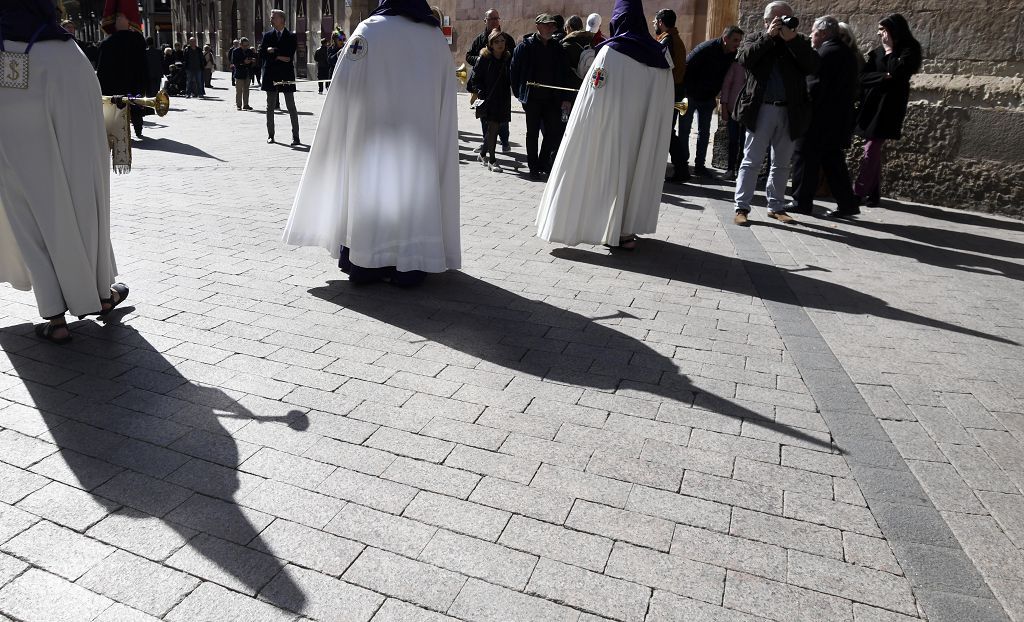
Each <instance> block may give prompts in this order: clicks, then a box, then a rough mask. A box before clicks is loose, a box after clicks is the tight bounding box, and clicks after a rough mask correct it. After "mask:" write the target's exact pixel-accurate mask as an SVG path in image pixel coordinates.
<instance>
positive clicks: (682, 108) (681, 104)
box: [526, 82, 690, 114]
mask: <svg viewBox="0 0 1024 622" xmlns="http://www.w3.org/2000/svg"><path fill="white" fill-rule="evenodd" d="M526 86H536V87H538V88H542V89H557V90H559V91H572V92H573V93H578V92H579V89H573V88H569V87H567V86H555V85H553V84H541V83H540V82H527V83H526ZM672 107H673V108H675V109H676V110H678V111H679V114H686V109H687V108H689V107H690V103H689V101H687V99H686V98H685V97H684V98H683V101H678V102H675V103H673V104H672Z"/></svg>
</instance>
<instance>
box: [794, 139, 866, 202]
mask: <svg viewBox="0 0 1024 622" xmlns="http://www.w3.org/2000/svg"><path fill="white" fill-rule="evenodd" d="M819 171H824V173H825V179H826V180H827V181H828V187H829V189H830V190H831V191H832V197H833V198H834V199H835V200H836V207H837V208H838V209H839V210H852V209H854V208H855V207H857V198H856V197H855V196H854V195H853V186H852V184H851V183H850V169H849V168H848V167H847V166H846V150H845V149H843V148H842V147H838V146H830V145H826V144H823V143H820V142H814V141H808V140H806V139H805V140H802V141H800V143H799V144H798V145H797V150H796V155H795V158H794V162H793V200H794V201H796V204H797V207H800V208H805V209H809V208H810V207H811V206H812V205H814V195H815V194H817V192H818V182H819V181H820V174H819Z"/></svg>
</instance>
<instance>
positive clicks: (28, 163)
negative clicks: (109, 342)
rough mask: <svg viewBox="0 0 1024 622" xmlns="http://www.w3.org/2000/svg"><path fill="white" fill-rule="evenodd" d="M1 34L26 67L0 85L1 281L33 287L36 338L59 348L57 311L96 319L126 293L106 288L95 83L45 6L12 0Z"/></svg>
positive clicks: (105, 206)
mask: <svg viewBox="0 0 1024 622" xmlns="http://www.w3.org/2000/svg"><path fill="white" fill-rule="evenodd" d="M133 7H134V5H133ZM122 17H123V16H122ZM0 30H2V32H3V36H4V40H3V47H2V49H3V50H4V51H5V52H6V53H8V56H5V57H4V58H5V60H10V59H12V58H14V59H15V60H16V61H17V62H19V63H24V64H25V65H27V66H28V68H29V70H28V71H27V79H26V80H24V81H19V79H12V78H13V76H14V73H15V72H10V71H7V72H5V77H6V78H7V80H0V111H2V114H0V137H2V139H0V282H7V283H10V284H12V285H13V286H14V287H16V288H18V289H23V290H25V289H32V290H33V292H34V293H35V297H36V303H37V305H38V307H39V314H40V315H41V316H42V317H43V318H45V319H47V320H49V322H47V323H45V324H39V325H38V326H36V334H37V335H38V336H39V337H41V338H43V339H47V340H49V341H52V342H54V343H66V342H67V341H69V340H70V339H71V333H70V331H69V329H68V327H67V323H66V321H65V318H64V314H65V313H66V312H70V313H71V314H72V315H77V316H80V317H84V316H86V315H105V314H106V313H108V312H109V311H110V310H111V309H112V308H113V307H114V306H116V305H117V304H118V303H120V302H121V301H122V300H124V298H125V297H127V295H128V288H127V287H125V286H124V284H122V283H117V284H115V285H113V286H112V285H111V283H113V282H114V277H115V276H116V275H117V268H116V266H115V263H114V254H113V251H112V250H111V244H110V165H109V162H110V155H109V150H108V147H107V133H106V128H105V126H104V122H103V113H102V103H101V100H100V87H99V83H98V82H97V80H96V74H95V73H94V72H93V69H92V65H91V64H90V63H89V61H88V59H86V57H85V55H84V54H83V53H82V51H81V49H80V48H79V47H78V45H77V44H76V43H75V42H74V41H73V40H72V39H71V35H69V34H68V33H66V32H65V31H64V30H63V29H61V28H60V26H59V25H58V23H57V17H56V12H55V7H54V5H53V2H52V0H11V3H10V6H5V10H4V11H0ZM22 54H24V55H25V56H24V57H22V56H20V55H22ZM11 55H13V56H11ZM5 69H9V67H7V66H6V65H5ZM17 73H20V72H17Z"/></svg>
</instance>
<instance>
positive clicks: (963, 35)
mask: <svg viewBox="0 0 1024 622" xmlns="http://www.w3.org/2000/svg"><path fill="white" fill-rule="evenodd" d="M765 4H766V2H763V1H761V0H756V1H755V0H740V15H741V18H740V22H741V26H743V27H744V28H745V29H747V30H757V29H759V28H763V25H762V22H761V15H762V13H763V10H764V5H765ZM791 4H793V7H794V9H795V10H796V12H797V16H798V17H800V20H801V22H802V24H803V25H802V26H801V30H802V31H804V32H807V31H808V29H809V27H810V24H811V22H812V21H813V19H814V17H816V16H820V15H824V14H828V13H831V14H833V15H836V16H837V17H839V18H840V19H845V20H846V21H848V22H849V23H850V24H851V25H852V26H853V27H854V28H855V29H856V31H857V34H858V36H859V39H860V42H861V48H862V50H864V51H867V50H868V49H870V48H871V47H874V46H876V45H878V39H877V35H876V30H877V27H878V20H879V19H881V18H882V17H883V16H884V15H886V14H888V13H892V12H900V13H902V14H903V15H904V16H905V17H906V18H907V20H908V21H909V22H910V24H911V28H912V29H913V31H914V35H915V37H917V38H918V40H919V41H920V42H921V44H922V46H923V47H924V55H925V64H924V68H923V70H922V73H921V74H919V75H917V76H915V77H914V80H913V83H912V84H913V87H914V90H913V93H912V94H911V105H910V109H909V111H908V114H907V120H906V124H905V126H904V137H903V139H902V140H900V141H898V142H894V143H891V144H890V148H889V149H888V152H887V156H886V164H885V167H884V169H883V171H884V174H883V188H882V190H883V194H885V195H886V196H891V197H896V198H902V199H910V200H914V201H921V202H926V203H934V204H937V205H945V206H948V207H955V208H961V209H970V210H978V211H985V212H998V213H1002V214H1007V215H1011V216H1015V217H1017V218H1024V77H1022V76H1024V0H986V2H984V3H957V2H946V1H944V0H884V1H883V0H808V1H804V2H801V1H800V0H793V1H792V2H791ZM856 147H857V146H855V147H854V149H853V150H851V162H853V163H854V165H853V167H852V172H853V174H856V170H857V169H856V159H857V158H856V155H857V153H856Z"/></svg>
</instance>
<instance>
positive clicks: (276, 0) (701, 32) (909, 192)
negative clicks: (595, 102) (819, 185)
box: [84, 0, 1024, 217]
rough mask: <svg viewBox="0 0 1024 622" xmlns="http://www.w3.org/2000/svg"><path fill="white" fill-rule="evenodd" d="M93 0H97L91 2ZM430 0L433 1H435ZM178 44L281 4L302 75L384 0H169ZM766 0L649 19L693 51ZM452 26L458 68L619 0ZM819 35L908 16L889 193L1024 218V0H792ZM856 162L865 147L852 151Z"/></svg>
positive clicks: (747, 24)
mask: <svg viewBox="0 0 1024 622" xmlns="http://www.w3.org/2000/svg"><path fill="white" fill-rule="evenodd" d="M84 1H86V2H87V1H88V0H84ZM428 1H430V0H428ZM170 2H171V22H172V28H173V37H174V40H175V41H181V42H185V41H187V39H188V37H190V36H193V35H194V36H196V37H197V38H198V39H199V41H200V42H201V43H210V44H211V45H213V48H214V50H215V53H216V55H217V57H218V59H220V60H219V63H218V65H219V67H220V68H223V67H226V66H227V59H226V55H227V50H228V48H229V47H230V45H231V41H232V39H237V38H238V37H241V36H247V37H249V38H250V40H252V41H253V43H254V44H258V43H259V40H260V37H261V35H262V33H263V32H264V31H265V30H267V29H268V28H269V16H270V10H271V9H273V8H280V9H282V10H284V11H285V12H286V14H287V16H288V27H289V28H290V29H292V30H293V31H295V32H296V33H297V34H298V35H299V54H298V58H297V62H296V69H297V73H298V74H299V75H300V76H301V77H305V76H309V75H315V73H314V69H313V67H312V60H313V52H314V50H316V48H317V46H318V45H319V40H320V38H321V37H322V36H327V35H329V34H330V32H331V31H332V30H333V29H334V27H335V25H340V26H341V27H342V28H344V29H345V32H348V33H351V32H352V28H353V27H354V26H355V25H356V24H358V23H359V22H360V21H361V20H362V19H364V18H365V17H366V16H367V15H369V13H370V12H371V11H372V10H373V9H374V8H375V7H376V5H377V0H170ZM766 3H767V0H667V1H665V2H661V3H652V2H648V4H647V6H646V7H645V9H646V11H647V15H648V17H653V15H654V13H655V12H656V11H657V10H658V9H660V8H670V9H673V10H674V11H675V12H676V14H677V15H678V23H677V26H678V28H679V31H680V34H681V36H682V38H683V41H684V42H686V44H687V46H688V47H690V48H692V47H693V46H694V45H695V44H697V43H699V42H700V41H703V40H705V39H710V38H713V37H717V36H719V35H720V34H721V32H722V29H723V28H724V27H725V26H726V25H728V24H731V23H739V25H740V26H742V27H743V28H744V29H745V30H747V31H748V32H751V31H756V30H758V29H761V28H763V25H762V24H761V15H762V13H763V10H764V5H765V4H766ZM431 4H435V5H436V6H437V7H438V8H440V9H441V12H442V13H443V14H444V15H445V16H446V19H447V20H449V22H448V25H450V26H452V30H453V32H452V43H451V51H452V57H453V65H458V64H460V63H462V62H463V60H464V57H465V54H466V51H467V48H468V47H469V45H470V43H471V42H472V41H473V39H474V38H475V37H476V36H477V35H478V34H480V32H482V29H483V21H482V19H483V14H484V12H485V11H486V10H487V9H489V8H495V9H497V10H498V11H499V12H500V14H501V17H502V22H503V27H504V29H505V31H506V32H508V33H510V34H512V35H513V36H514V37H515V38H516V40H520V39H521V38H522V37H523V35H525V34H527V33H530V32H533V31H534V30H535V28H534V23H533V21H534V17H535V16H536V15H537V14H538V13H560V14H561V15H563V16H565V17H568V16H570V15H573V14H578V15H580V16H584V17H585V16H586V15H588V14H590V13H594V12H597V13H600V14H601V15H602V16H603V18H604V23H603V25H602V31H603V32H604V33H605V34H607V33H608V22H609V18H610V16H611V9H612V5H613V4H614V0H434V1H432V2H431ZM791 4H793V6H794V8H795V10H796V12H797V15H798V17H800V19H801V22H802V24H803V25H802V26H801V31H803V32H805V33H806V32H809V28H810V24H811V23H812V22H813V19H814V18H815V17H817V16H820V15H823V14H826V13H830V14H833V15H836V16H838V17H839V18H841V19H843V20H845V21H847V22H849V23H850V24H851V25H852V26H853V27H854V28H855V30H856V31H857V34H858V37H859V39H860V41H861V47H862V50H863V51H865V52H866V51H867V50H868V49H870V48H871V47H874V46H876V45H877V44H878V42H877V36H876V34H875V33H876V30H877V24H878V20H879V19H881V18H882V17H883V16H884V15H885V14H886V13H887V12H893V11H899V12H901V13H903V14H904V15H905V16H906V17H907V19H908V21H909V22H910V24H911V27H912V28H913V30H914V33H915V36H917V38H918V39H919V40H920V41H921V43H922V45H923V48H924V55H925V64H924V69H923V71H922V72H921V73H920V74H919V75H917V76H915V78H914V80H913V88H914V90H913V93H912V95H911V100H912V101H911V106H910V110H909V113H908V115H907V120H906V125H905V131H904V137H903V139H902V140H900V141H895V142H893V143H891V144H890V145H889V146H888V148H887V156H886V157H887V162H886V165H885V167H884V179H883V193H884V194H886V195H887V196H894V197H901V198H908V199H910V198H912V199H914V200H917V201H923V202H927V203H933V204H938V205H945V206H950V207H957V208H967V209H976V210H982V211H991V212H1000V213H1004V214H1011V215H1014V216H1017V217H1024V181H1022V180H1024V77H1022V76H1024V43H1022V42H1024V0H991V1H990V2H986V3H985V8H984V10H974V9H976V8H977V7H970V8H967V7H965V6H964V5H962V4H956V3H941V2H936V0H886V1H885V2H881V1H880V0H791ZM851 162H852V163H853V164H854V172H855V171H856V151H855V150H851Z"/></svg>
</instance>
